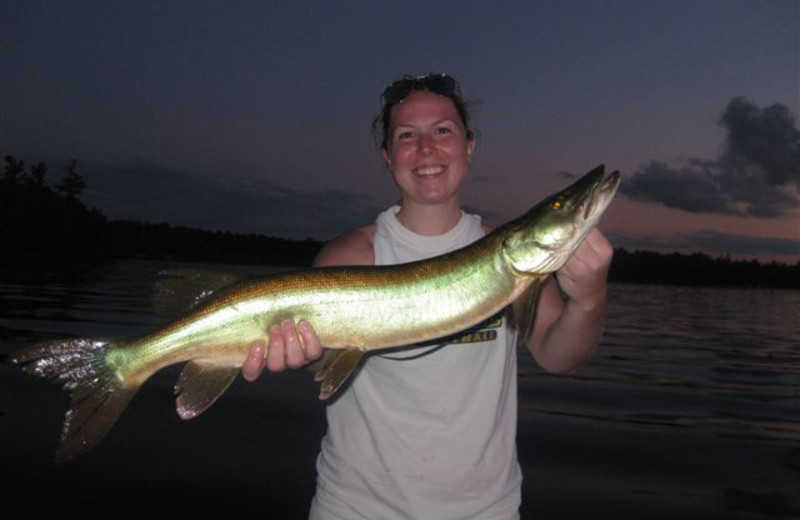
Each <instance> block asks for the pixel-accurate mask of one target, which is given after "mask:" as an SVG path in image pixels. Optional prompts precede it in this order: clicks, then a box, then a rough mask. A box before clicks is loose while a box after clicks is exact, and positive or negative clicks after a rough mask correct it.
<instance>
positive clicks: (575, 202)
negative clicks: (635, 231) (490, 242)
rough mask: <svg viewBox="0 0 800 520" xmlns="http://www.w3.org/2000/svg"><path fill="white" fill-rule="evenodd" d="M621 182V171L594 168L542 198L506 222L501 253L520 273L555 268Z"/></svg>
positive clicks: (594, 220) (563, 261)
mask: <svg viewBox="0 0 800 520" xmlns="http://www.w3.org/2000/svg"><path fill="white" fill-rule="evenodd" d="M619 182H620V174H619V172H618V171H614V172H612V173H610V174H606V173H605V167H604V166H602V165H601V166H598V167H597V168H595V169H593V170H592V171H590V172H589V173H587V174H586V175H584V176H583V177H581V178H580V179H578V181H576V182H575V183H574V184H572V185H571V186H569V187H567V188H565V189H563V190H561V191H560V192H558V193H556V194H554V195H552V196H550V197H548V198H546V199H544V200H543V201H542V202H540V203H539V204H537V205H536V206H535V207H533V208H532V209H531V210H530V211H528V212H527V213H526V214H525V215H523V216H522V217H520V218H519V219H517V220H515V221H513V222H510V223H509V224H507V226H508V229H507V233H506V237H505V238H504V239H503V255H504V256H505V258H506V260H507V261H508V262H509V264H510V265H511V267H512V268H513V270H514V271H516V272H518V273H520V274H547V273H552V272H554V271H556V270H558V269H559V268H560V267H561V266H562V265H564V263H565V262H566V261H567V259H568V258H569V257H570V255H571V254H572V253H573V251H575V249H576V248H577V247H578V246H579V245H580V243H581V242H582V241H583V239H584V238H585V237H586V235H587V234H588V233H589V231H590V230H591V229H592V228H593V227H594V226H595V225H596V224H597V221H598V220H600V217H601V216H602V215H603V213H604V212H605V210H606V208H607V207H608V205H609V204H610V203H611V200H612V199H613V198H614V195H615V194H616V192H617V187H618V186H619Z"/></svg>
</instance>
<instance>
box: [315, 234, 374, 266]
mask: <svg viewBox="0 0 800 520" xmlns="http://www.w3.org/2000/svg"><path fill="white" fill-rule="evenodd" d="M376 227H377V226H376V225H375V224H370V225H368V226H363V227H360V228H356V229H353V230H352V231H348V232H347V233H345V234H343V235H341V236H339V237H336V238H334V239H333V240H331V241H330V242H328V243H327V244H325V246H323V248H322V249H321V250H320V252H319V254H318V255H317V258H316V259H314V265H315V266H319V267H323V266H334V265H374V264H375V251H374V249H373V246H372V244H373V240H374V238H375V229H376Z"/></svg>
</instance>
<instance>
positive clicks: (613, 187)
mask: <svg viewBox="0 0 800 520" xmlns="http://www.w3.org/2000/svg"><path fill="white" fill-rule="evenodd" d="M619 182H620V173H619V171H616V170H615V171H613V172H611V173H608V174H606V173H605V171H604V169H600V171H598V178H597V179H593V182H592V185H591V189H590V190H589V193H588V194H587V197H586V206H585V208H584V210H583V220H594V219H595V218H598V217H599V216H600V215H601V214H602V213H603V212H604V211H605V209H606V207H607V206H608V205H609V204H610V203H611V200H612V199H613V198H614V195H615V194H616V192H617V188H618V187H619Z"/></svg>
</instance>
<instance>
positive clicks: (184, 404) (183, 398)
mask: <svg viewBox="0 0 800 520" xmlns="http://www.w3.org/2000/svg"><path fill="white" fill-rule="evenodd" d="M240 370H241V369H240V367H231V366H220V365H215V364H213V363H211V362H210V361H202V360H195V361H190V362H189V363H187V364H186V366H185V367H183V372H181V375H180V377H179V378H178V382H177V383H176V384H175V395H176V396H177V397H176V399H175V407H176V409H177V411H178V415H179V416H180V417H181V419H194V418H195V417H197V416H198V415H200V414H201V413H203V412H205V411H206V410H208V408H209V407H210V406H211V405H212V404H214V402H215V401H216V400H217V399H218V398H219V396H221V395H222V394H223V393H225V390H227V389H228V387H229V386H231V383H233V380H234V379H236V376H237V375H238V374H239V371H240Z"/></svg>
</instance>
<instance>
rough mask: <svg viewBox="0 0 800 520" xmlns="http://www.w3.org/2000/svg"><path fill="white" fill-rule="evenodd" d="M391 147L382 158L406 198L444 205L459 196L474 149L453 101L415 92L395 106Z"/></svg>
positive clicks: (422, 92) (473, 144)
mask: <svg viewBox="0 0 800 520" xmlns="http://www.w3.org/2000/svg"><path fill="white" fill-rule="evenodd" d="M388 143H389V147H388V149H384V150H383V158H384V160H385V161H386V163H387V164H388V165H389V169H390V170H391V171H392V174H393V176H394V180H395V183H396V184H397V186H398V187H399V188H400V191H401V192H402V193H403V200H404V201H405V200H411V201H414V202H417V203H421V204H430V205H433V204H442V203H446V202H450V201H453V200H456V201H457V200H458V188H459V186H460V185H461V181H462V180H463V179H464V176H465V174H466V172H467V165H468V164H469V160H470V158H471V157H472V153H473V151H474V150H475V140H474V139H468V138H467V132H466V129H465V128H464V124H463V123H462V121H461V117H460V116H459V115H458V112H457V111H456V108H455V106H454V105H453V102H452V101H450V100H449V99H448V98H446V97H443V96H439V95H437V94H432V93H430V92H425V91H418V92H413V93H412V94H410V95H409V96H408V97H407V98H405V99H404V100H403V102H402V103H399V104H397V105H396V106H395V107H393V108H392V111H391V127H390V128H389V140H388Z"/></svg>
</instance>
